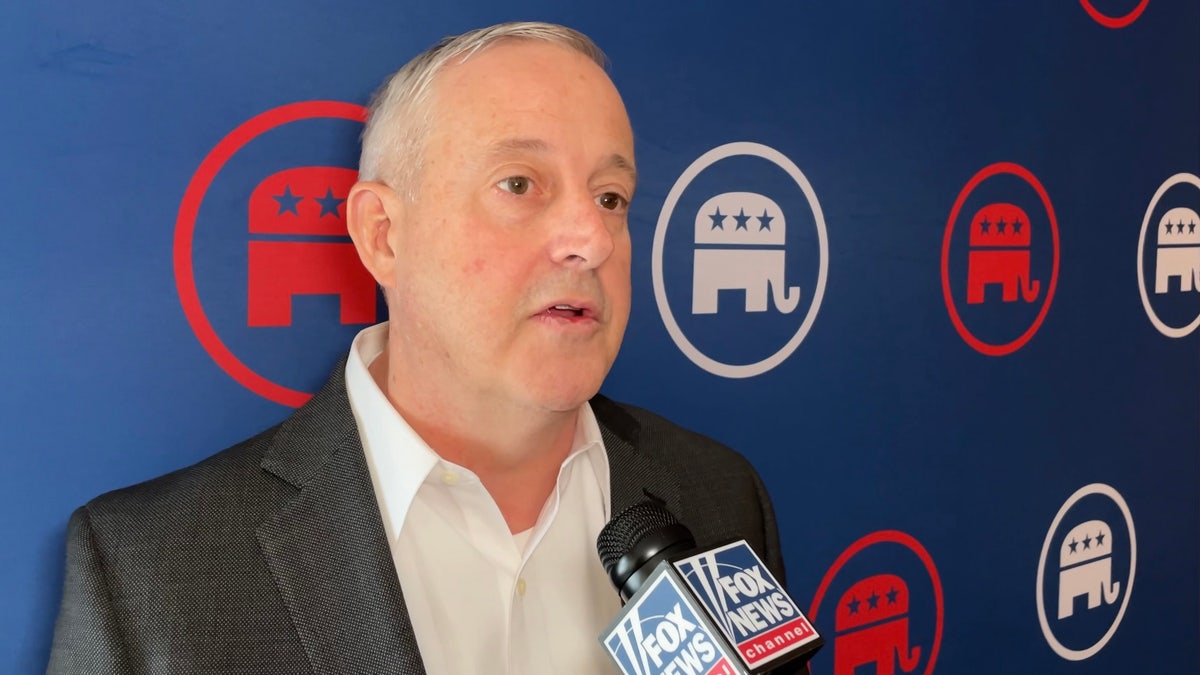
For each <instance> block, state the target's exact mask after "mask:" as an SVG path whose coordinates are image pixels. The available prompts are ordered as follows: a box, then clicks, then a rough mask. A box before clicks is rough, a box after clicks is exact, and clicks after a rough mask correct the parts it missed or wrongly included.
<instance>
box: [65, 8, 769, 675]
mask: <svg viewBox="0 0 1200 675" xmlns="http://www.w3.org/2000/svg"><path fill="white" fill-rule="evenodd" d="M602 65H603V56H602V55H601V53H600V52H599V50H598V49H597V48H596V47H595V45H593V44H592V43H591V41H590V40H588V39H587V38H586V37H584V36H583V35H581V34H579V33H576V32H574V31H571V30H569V29H566V28H563V27H560V26H552V25H547V24H505V25H500V26H495V27H492V28H487V29H482V30H479V31H473V32H471V33H467V34H465V35H462V36H459V37H457V38H454V39H451V40H448V41H444V42H443V43H442V44H441V45H439V46H438V47H435V48H434V49H432V50H430V51H429V52H426V53H425V54H422V55H421V56H419V57H417V58H416V59H414V60H413V61H412V62H410V63H409V64H408V65H406V66H405V67H404V68H403V69H401V70H400V71H399V72H398V73H397V74H396V75H394V76H393V77H392V78H391V79H390V80H389V82H388V83H387V84H385V85H384V87H383V88H382V89H381V90H380V91H379V92H378V93H377V94H376V96H375V99H374V101H373V103H372V108H371V113H370V116H369V121H368V124H367V128H366V131H365V132H364V135H363V153H362V161H361V166H360V179H361V180H360V182H359V183H357V184H356V185H355V186H354V187H353V189H352V190H351V192H350V195H349V198H348V200H347V209H346V214H347V224H348V227H349V231H350V234H351V236H352V238H353V239H354V242H355V245H356V247H357V249H358V252H359V255H360V257H361V259H362V262H363V264H364V265H365V266H366V268H367V269H368V270H369V271H370V272H371V274H373V275H374V277H375V279H376V280H377V281H378V283H379V285H380V286H381V287H382V288H383V291H384V294H385V296H386V298H387V302H388V307H389V312H390V316H391V320H390V321H389V322H388V323H386V324H382V325H380V326H375V327H372V328H369V329H367V330H365V331H363V332H362V333H360V334H359V336H358V337H357V338H356V340H355V342H354V344H353V345H352V347H351V350H350V354H349V356H348V358H347V360H346V362H345V364H344V365H343V366H340V367H339V368H338V369H337V370H336V371H335V372H334V373H333V376H332V377H331V378H330V380H329V381H328V382H327V383H326V385H325V386H324V387H323V388H322V389H321V391H320V392H319V393H317V394H316V396H314V397H313V399H312V400H311V401H310V402H309V403H308V404H307V405H306V406H304V407H303V408H301V409H300V410H298V411H297V412H296V413H295V414H294V415H292V416H291V417H290V418H289V419H288V420H287V421H285V422H284V423H283V424H282V425H280V426H278V427H276V428H274V429H270V430H268V431H266V432H264V433H263V434H261V435H259V436H257V437H255V438H252V439H250V440H248V441H245V442H244V443H241V444H239V445H237V446H234V447H233V448H230V449H228V450H226V451H224V452H222V453H220V454H218V455H215V456H214V457H212V458H210V459H208V460H206V461H204V462H201V463H200V464H198V465H196V466H193V467H190V468H187V469H184V470H182V471H178V472H175V473H173V474H169V475H167V476H164V477H161V478H159V479H156V480H153V481H150V482H148V483H145V484H142V485H139V486H134V487H132V488H127V489H125V490H120V491H117V492H114V493H110V494H108V495H105V496H102V497H100V498H98V499H96V500H94V501H93V502H91V503H90V504H88V505H87V506H85V507H83V508H82V509H80V510H79V511H77V512H76V513H75V514H74V516H73V517H72V519H71V525H70V528H69V534H68V564H67V578H66V583H65V590H64V597H63V605H62V610H61V613H60V615H59V620H58V625H57V632H56V636H55V641H54V648H53V654H52V656H51V662H50V672H51V673H88V674H99V673H142V672H151V673H210V672H211V673H217V672H219V673H310V672H311V673H422V672H428V673H430V674H431V675H438V674H455V673H482V672H489V673H491V672H503V673H513V674H518V673H519V674H525V673H572V674H580V673H583V674H586V673H611V672H614V671H615V668H614V667H613V666H612V665H611V664H609V662H608V659H607V656H606V655H605V654H604V652H603V651H602V650H601V648H600V646H599V644H598V642H597V637H598V636H599V634H600V632H601V631H602V629H603V628H604V627H605V626H606V625H607V623H608V622H609V621H610V620H611V619H612V617H613V616H614V615H615V614H616V612H617V610H618V607H619V603H618V600H617V596H616V593H615V591H613V589H612V588H611V587H610V586H609V582H608V580H607V578H606V576H605V574H604V571H603V570H602V569H601V567H600V564H599V561H598V559H597V557H596V553H595V540H596V535H597V533H598V532H599V530H600V528H601V527H602V526H603V525H604V524H605V522H606V521H607V520H608V519H609V518H610V517H611V516H612V515H613V514H614V513H616V512H618V511H620V510H622V509H624V508H625V507H627V506H629V505H631V504H633V503H636V502H639V501H642V500H643V499H644V498H645V496H644V495H645V493H646V492H649V493H651V494H654V495H655V496H657V497H659V498H661V499H663V500H665V501H666V504H667V507H668V508H669V509H670V510H671V511H672V512H673V513H675V514H676V515H677V516H679V517H680V518H681V520H683V521H684V522H685V523H687V524H688V525H689V526H690V527H691V528H692V530H693V531H694V533H695V534H696V536H697V539H698V541H699V543H701V544H704V543H713V542H716V541H720V540H723V539H728V538H732V537H744V538H746V539H748V540H749V541H750V542H751V544H752V545H753V546H754V547H755V548H756V549H757V550H758V551H759V552H760V554H762V555H763V556H764V557H765V559H766V560H767V561H768V564H769V565H770V566H771V567H772V568H773V569H774V571H775V573H776V574H777V575H782V572H783V570H782V561H781V558H780V551H779V542H778V536H777V533H776V526H775V521H774V515H773V513H772V511H771V507H770V503H769V500H768V498H767V495H766V493H765V491H764V490H763V486H762V484H761V481H760V480H759V478H758V476H757V475H756V474H755V473H754V471H753V470H752V469H751V468H750V467H749V465H748V464H747V463H746V462H745V460H743V459H742V458H741V457H739V456H737V455H735V454H734V453H733V452H731V451H729V450H728V449H726V448H724V447H723V446H720V445H719V444H717V443H715V442H713V441H711V440H709V439H705V438H703V437H700V436H698V435H695V434H692V433H690V432H687V431H685V430H682V429H680V428H678V427H675V426H673V425H671V424H669V423H668V422H666V421H664V420H662V419H660V418H658V417H656V416H653V415H651V414H649V413H646V412H644V411H641V410H638V409H634V408H629V407H626V406H622V405H619V404H616V403H613V402H612V401H609V400H607V399H604V398H603V397H599V396H597V391H598V390H599V387H600V384H601V382H602V381H603V379H604V377H605V375H606V374H607V373H608V370H609V368H610V366H611V365H612V363H613V359H614V358H615V357H616V355H617V350H618V348H619V346H620V344H621V339H622V336H623V334H624V330H625V325H626V320H627V318H628V314H629V304H630V238H629V232H628V229H627V217H628V207H629V201H630V199H631V198H632V197H633V192H634V187H635V183H636V179H637V173H636V169H635V164H634V153H633V134H632V131H631V129H630V125H629V120H628V117H627V116H626V113H625V109H624V106H623V104H622V102H621V99H620V97H619V95H618V93H617V91H616V89H615V87H614V86H613V84H612V82H611V81H609V79H608V77H607V75H606V74H605V72H604V70H603V67H602Z"/></svg>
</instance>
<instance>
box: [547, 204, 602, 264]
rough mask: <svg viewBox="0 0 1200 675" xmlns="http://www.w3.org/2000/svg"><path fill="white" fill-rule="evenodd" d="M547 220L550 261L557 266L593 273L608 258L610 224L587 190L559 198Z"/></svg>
mask: <svg viewBox="0 0 1200 675" xmlns="http://www.w3.org/2000/svg"><path fill="white" fill-rule="evenodd" d="M559 206H560V208H557V209H555V210H554V213H553V214H552V215H551V218H550V227H551V231H552V235H551V238H550V257H551V259H552V260H553V261H554V262H555V263H558V264H560V265H564V266H567V267H573V268H577V269H585V270H586V269H595V268H597V267H599V266H600V265H601V264H603V263H604V261H605V260H608V257H609V256H610V255H612V252H613V248H614V247H615V242H614V241H613V231H612V229H611V228H612V227H613V223H612V222H611V221H613V220H614V219H615V218H616V217H617V216H616V215H615V214H614V215H611V216H606V214H605V213H604V211H603V209H602V207H601V206H600V205H599V204H597V203H596V200H595V198H594V197H593V196H592V195H591V193H590V192H589V191H587V190H580V191H578V194H576V193H572V194H571V195H570V196H569V197H568V196H567V195H563V197H562V198H561V204H560V205H559Z"/></svg>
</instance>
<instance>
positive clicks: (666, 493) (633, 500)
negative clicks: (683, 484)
mask: <svg viewBox="0 0 1200 675" xmlns="http://www.w3.org/2000/svg"><path fill="white" fill-rule="evenodd" d="M591 406H592V412H594V413H595V414H596V421H597V422H598V423H599V424H600V435H601V437H602V438H603V439H604V450H605V452H606V453H607V454H608V468H609V486H610V492H611V495H610V497H609V502H610V504H611V507H612V508H611V511H610V512H609V515H610V517H613V516H616V515H617V514H619V513H621V512H622V511H624V510H625V509H627V508H629V507H630V506H633V505H634V504H637V503H640V502H643V501H646V500H647V499H649V498H650V495H653V496H654V497H657V498H659V499H661V500H663V502H665V503H666V507H667V510H668V511H670V512H671V513H672V514H674V515H675V516H676V517H680V516H681V514H683V513H684V510H683V504H682V502H681V500H680V488H679V482H678V481H677V480H676V479H675V475H674V473H673V472H672V471H670V470H669V469H668V468H667V467H666V466H664V465H663V464H661V463H660V462H659V461H658V460H657V459H656V458H655V457H654V456H653V453H651V452H650V447H649V445H648V443H647V442H646V441H645V440H644V439H643V438H642V428H641V425H640V424H639V423H638V421H637V420H636V419H634V417H633V415H630V414H629V412H627V411H626V410H625V409H623V408H622V407H621V406H619V405H617V404H616V403H614V402H613V401H611V400H609V399H607V398H605V397H603V396H596V397H594V398H593V399H592V400H591Z"/></svg>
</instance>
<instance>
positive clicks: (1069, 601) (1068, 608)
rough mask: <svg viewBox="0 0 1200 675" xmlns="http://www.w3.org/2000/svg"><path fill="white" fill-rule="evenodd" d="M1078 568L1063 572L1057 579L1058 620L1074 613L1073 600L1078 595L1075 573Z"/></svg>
mask: <svg viewBox="0 0 1200 675" xmlns="http://www.w3.org/2000/svg"><path fill="white" fill-rule="evenodd" d="M1078 571H1079V568H1076V569H1073V570H1068V571H1066V572H1063V573H1062V574H1061V575H1060V576H1059V577H1058V618H1060V619H1065V618H1067V617H1069V616H1071V615H1072V614H1074V613H1075V598H1076V597H1077V596H1078V595H1079V582H1078V579H1077V578H1076V577H1078V575H1077V574H1076V572H1078Z"/></svg>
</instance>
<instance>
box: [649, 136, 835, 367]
mask: <svg viewBox="0 0 1200 675" xmlns="http://www.w3.org/2000/svg"><path fill="white" fill-rule="evenodd" d="M673 224H674V225H675V227H671V225H673ZM828 262H829V245H828V241H827V235H826V229H825V217H824V215H823V213H822V211H821V205H820V203H819V202H818V201H817V196H816V193H815V192H814V190H813V188H812V185H811V184H810V183H809V181H808V178H807V177H806V176H805V175H804V173H803V172H801V171H800V169H799V167H797V166H796V164H795V163H794V162H792V161H791V160H790V159H788V158H787V157H786V156H785V155H783V153H781V152H779V151H778V150H775V149H774V148H770V147H768V146H765V145H761V144H759V143H749V142H741V143H728V144H726V145H722V146H719V147H716V148H713V149H712V150H709V151H708V152H706V153H704V154H703V155H701V156H700V157H699V158H698V159H696V160H695V161H694V162H692V164H691V166H689V167H688V168H687V169H686V170H685V171H684V172H683V174H682V175H681V176H680V177H679V179H678V180H677V181H676V182H675V185H674V187H673V188H672V189H671V191H670V193H669V194H668V195H667V198H666V201H665V202H664V204H663V208H662V211H661V213H660V214H659V219H658V227H657V228H656V229H655V233H654V249H653V270H652V271H653V280H654V297H655V300H656V302H657V304H658V309H659V313H660V315H661V316H662V319H663V324H664V325H665V326H666V328H667V332H668V333H670V335H671V338H672V339H673V340H674V341H675V344H676V345H677V346H678V347H679V350H680V351H681V352H682V353H683V354H684V355H685V356H686V357H687V358H688V359H690V360H691V361H692V362H693V363H694V364H696V365H697V366H699V367H701V368H703V369H704V370H706V371H708V372H710V373H712V374H714V375H718V376H721V377H729V378H745V377H754V376H756V375H760V374H762V373H765V372H767V371H769V370H771V369H772V368H775V367H777V366H778V365H780V364H781V363H783V362H784V361H785V360H787V358H788V357H789V356H791V354H792V353H793V352H794V351H795V350H796V348H797V347H798V346H799V345H800V343H801V342H802V341H803V340H804V338H805V336H806V335H807V334H808V332H809V330H810V329H811V328H812V326H813V323H814V322H815V321H816V318H817V311H818V309H819V308H820V305H821V299H822V297H823V296H824V293H825V280H826V277H827V272H828Z"/></svg>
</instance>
